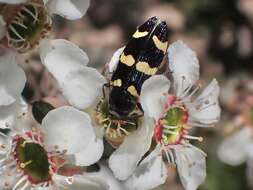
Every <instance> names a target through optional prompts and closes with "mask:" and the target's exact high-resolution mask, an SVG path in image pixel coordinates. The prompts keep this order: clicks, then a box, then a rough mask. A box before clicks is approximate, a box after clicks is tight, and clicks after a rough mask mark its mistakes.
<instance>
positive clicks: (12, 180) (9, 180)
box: [0, 172, 18, 190]
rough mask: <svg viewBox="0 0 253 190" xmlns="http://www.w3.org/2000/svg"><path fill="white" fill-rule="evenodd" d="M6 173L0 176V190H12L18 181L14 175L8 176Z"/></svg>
mask: <svg viewBox="0 0 253 190" xmlns="http://www.w3.org/2000/svg"><path fill="white" fill-rule="evenodd" d="M8 174H9V173H8V172H3V173H2V174H0V179H1V180H0V189H3V190H5V189H12V188H13V187H14V186H15V184H16V183H17V181H18V177H17V176H16V175H11V176H10V175H8ZM6 185H8V186H6Z"/></svg>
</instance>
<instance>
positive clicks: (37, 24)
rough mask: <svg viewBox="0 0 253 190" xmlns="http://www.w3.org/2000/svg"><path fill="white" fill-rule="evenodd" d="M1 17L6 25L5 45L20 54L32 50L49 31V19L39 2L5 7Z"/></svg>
mask: <svg viewBox="0 0 253 190" xmlns="http://www.w3.org/2000/svg"><path fill="white" fill-rule="evenodd" d="M2 15H3V16H4V19H5V21H6V23H7V34H6V39H7V45H8V47H11V48H15V49H16V50H17V51H19V52H20V53H25V52H27V51H29V50H31V49H33V48H34V47H35V46H36V45H38V44H39V41H40V40H41V39H42V38H45V37H46V36H47V35H48V34H49V31H50V30H51V24H52V23H51V18H50V17H49V15H48V13H47V12H46V10H45V7H44V5H43V2H40V1H35V0H34V1H32V0H31V1H29V2H28V3H25V4H22V5H5V6H4V8H2Z"/></svg>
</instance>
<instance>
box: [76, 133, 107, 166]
mask: <svg viewBox="0 0 253 190" xmlns="http://www.w3.org/2000/svg"><path fill="white" fill-rule="evenodd" d="M103 151H104V144H103V140H102V139H100V138H96V137H95V135H94V138H93V139H91V140H90V142H89V144H88V145H87V146H86V148H84V149H83V150H82V151H81V152H78V153H76V154H75V164H76V165H80V166H89V165H91V164H94V163H95V162H97V161H98V160H99V159H100V158H101V156H102V154H103Z"/></svg>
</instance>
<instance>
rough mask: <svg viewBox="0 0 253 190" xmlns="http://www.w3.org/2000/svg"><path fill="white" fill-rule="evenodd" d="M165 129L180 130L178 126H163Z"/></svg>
mask: <svg viewBox="0 0 253 190" xmlns="http://www.w3.org/2000/svg"><path fill="white" fill-rule="evenodd" d="M163 128H165V129H176V128H178V126H169V125H163Z"/></svg>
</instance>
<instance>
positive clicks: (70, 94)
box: [61, 67, 106, 109]
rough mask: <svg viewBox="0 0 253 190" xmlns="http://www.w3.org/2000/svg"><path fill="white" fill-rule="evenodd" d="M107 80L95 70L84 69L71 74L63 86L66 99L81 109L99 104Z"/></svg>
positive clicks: (67, 76)
mask: <svg viewBox="0 0 253 190" xmlns="http://www.w3.org/2000/svg"><path fill="white" fill-rule="evenodd" d="M105 83H106V79H105V78H104V77H103V76H102V75H101V74H100V73H99V72H98V71H97V70H96V69H94V68H89V67H83V68H82V69H80V70H75V71H71V72H69V74H68V75H66V78H65V80H64V82H63V84H62V86H61V88H62V92H63V95H64V97H65V98H66V99H67V100H68V101H69V103H70V104H71V105H73V106H75V107H77V108H79V109H85V108H87V107H90V106H91V105H93V104H95V103H97V102H98V101H99V98H100V97H101V96H102V92H103V85H104V84H105Z"/></svg>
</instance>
